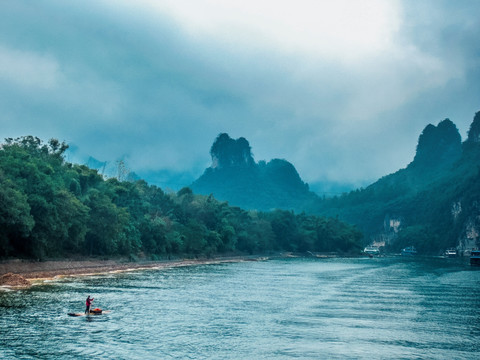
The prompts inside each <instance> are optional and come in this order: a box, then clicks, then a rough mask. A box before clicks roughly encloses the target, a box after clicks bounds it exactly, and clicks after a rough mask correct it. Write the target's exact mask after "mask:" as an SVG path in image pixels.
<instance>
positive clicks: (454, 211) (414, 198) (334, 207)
mask: <svg viewBox="0 0 480 360" xmlns="http://www.w3.org/2000/svg"><path fill="white" fill-rule="evenodd" d="M479 169H480V112H477V113H476V115H475V117H474V120H473V123H472V124H471V127H470V130H469V133H468V138H467V140H466V141H465V142H463V143H462V141H461V136H460V134H459V132H458V129H457V128H456V126H455V124H454V123H453V122H452V121H450V120H449V119H445V120H443V121H441V122H440V123H439V124H438V125H437V126H434V125H432V124H429V125H427V126H426V127H425V129H424V130H423V132H422V134H421V135H420V136H419V139H418V145H417V149H416V154H415V157H414V159H413V161H412V162H411V163H410V164H409V165H408V166H407V167H406V168H405V169H401V170H399V171H397V172H396V173H394V174H390V175H388V176H385V177H383V178H381V179H379V180H378V181H377V182H375V183H373V184H372V185H370V186H368V187H366V188H364V189H358V190H356V191H352V192H350V193H349V194H345V195H343V196H340V197H334V198H331V199H323V200H320V201H318V202H317V203H316V204H315V206H314V207H313V208H311V209H310V211H312V212H314V213H316V214H322V215H327V216H338V217H339V218H340V219H342V220H345V221H347V222H350V223H352V224H356V225H357V226H358V227H359V229H360V230H362V231H363V232H364V234H365V235H366V239H367V241H370V242H372V241H378V242H383V241H385V243H386V244H385V245H386V247H387V248H389V249H390V250H392V251H398V250H399V249H401V248H402V247H404V246H407V245H414V246H416V247H417V249H418V250H419V252H421V253H425V254H438V253H440V252H442V251H443V250H444V249H446V248H449V247H456V248H458V249H459V250H467V249H471V248H473V247H477V246H478V245H480V243H479V241H478V240H479V235H478V234H480V185H479V184H480V170H479Z"/></svg>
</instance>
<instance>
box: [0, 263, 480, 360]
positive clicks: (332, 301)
mask: <svg viewBox="0 0 480 360" xmlns="http://www.w3.org/2000/svg"><path fill="white" fill-rule="evenodd" d="M479 285H480V271H475V269H471V268H470V267H469V266H468V264H466V263H464V262H462V261H460V260H459V261H456V260H450V259H418V260H409V261H404V260H403V259H400V258H374V259H287V260H271V261H266V262H245V263H236V264H219V265H204V266H192V267H184V268H172V269H163V270H155V271H143V272H133V273H123V274H114V275H108V276H96V277H84V278H77V279H68V280H59V281H54V282H51V283H48V284H45V285H39V286H34V287H32V288H30V289H28V290H20V291H0V358H2V359H18V358H22V359H37V358H42V359H83V358H87V357H89V358H92V359H169V358H171V359H186V358H191V359H290V358H299V359H318V358H325V359H345V358H351V359H358V358H365V359H367V358H368V359H372V358H373V359H374V358H377V359H386V358H391V359H399V358H404V359H411V358H422V359H425V358H435V359H474V358H476V357H477V352H476V350H477V348H478V340H479V336H480V290H479ZM87 295H91V296H93V297H94V298H95V302H94V305H95V306H98V307H101V308H103V309H108V310H111V313H109V314H104V315H100V316H88V317H86V316H82V317H69V316H67V313H68V312H82V311H83V310H84V300H85V298H86V297H87Z"/></svg>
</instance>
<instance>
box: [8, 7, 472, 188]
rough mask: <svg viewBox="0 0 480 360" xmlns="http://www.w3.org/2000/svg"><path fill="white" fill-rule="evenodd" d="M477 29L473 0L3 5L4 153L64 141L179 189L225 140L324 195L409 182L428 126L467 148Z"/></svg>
mask: <svg viewBox="0 0 480 360" xmlns="http://www.w3.org/2000/svg"><path fill="white" fill-rule="evenodd" d="M478 14H480V1H475V0H470V1H467V0H463V1H462V0H460V1H459V0H456V1H447V0H445V1H442V0H398V1H396V0H390V1H385V0H365V1H361V0H336V1H327V0H325V1H321V0H295V1H287V0H285V1H283V0H276V1H262V0H243V1H230V0H136V1H120V0H95V1H88V0H86V1H85V0H84V1H64V0H58V1H55V0H52V1H49V0H45V1H22V0H11V1H10V0H2V1H1V2H0V138H1V139H3V138H6V137H17V136H22V135H35V136H38V137H40V138H42V139H45V140H48V139H50V138H57V139H59V140H64V141H66V142H67V143H69V144H71V145H72V149H73V150H75V151H74V152H72V154H71V155H70V156H71V157H72V160H74V161H78V162H81V161H84V160H85V159H86V158H88V156H93V157H94V158H96V159H98V160H102V161H109V162H110V163H114V162H115V161H116V160H118V159H124V160H125V161H126V163H127V166H128V167H129V168H130V169H131V170H133V171H135V172H137V173H138V174H143V175H149V176H151V175H152V174H153V173H158V174H159V175H158V176H157V177H155V181H156V182H157V185H160V186H171V187H177V188H178V187H181V186H185V185H189V183H190V182H191V181H192V180H193V179H195V178H197V177H198V176H200V175H201V173H202V172H203V170H204V169H205V168H206V167H208V166H209V165H210V155H209V149H210V146H211V144H212V142H213V141H214V139H215V137H216V136H217V135H218V134H219V133H221V132H227V133H228V134H229V135H230V136H231V137H233V138H238V137H241V136H243V137H245V138H246V139H247V140H248V141H249V142H250V145H251V147H252V151H253V153H254V157H255V160H257V161H259V160H267V161H268V160H270V159H272V158H283V159H286V160H288V161H290V162H292V163H293V164H294V165H295V167H296V168H297V170H298V172H299V174H300V176H301V177H302V178H303V180H304V181H306V182H308V183H310V184H312V185H314V184H315V183H317V182H325V181H327V182H340V183H351V184H355V185H358V186H363V185H366V184H368V183H370V182H373V181H374V180H376V179H378V178H379V177H381V176H383V175H386V174H388V173H391V172H394V171H396V170H398V169H400V168H403V167H405V166H406V165H407V164H408V163H409V162H410V161H411V160H412V159H413V156H414V152H415V146H416V144H417V140H418V136H419V135H420V133H421V131H422V130H423V128H424V127H425V126H426V125H427V124H428V123H432V124H435V125H436V124H437V123H438V122H439V121H441V120H443V119H445V118H450V119H451V120H452V121H453V122H454V123H455V124H456V125H457V127H458V129H459V131H460V133H461V135H462V138H464V139H465V137H466V134H467V131H468V128H469V125H470V123H471V121H472V120H473V116H474V114H475V112H477V111H479V110H480V40H479V38H478V34H480V17H479V16H478ZM166 174H171V177H169V176H168V175H166ZM174 174H176V176H173V175H174ZM152 179H154V178H153V177H152ZM313 188H315V187H314V186H313Z"/></svg>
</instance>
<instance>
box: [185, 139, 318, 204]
mask: <svg viewBox="0 0 480 360" xmlns="http://www.w3.org/2000/svg"><path fill="white" fill-rule="evenodd" d="M210 155H211V157H212V165H211V166H210V167H209V168H208V169H206V170H205V172H204V173H203V175H202V176H201V177H200V178H198V179H197V180H196V181H195V182H194V183H193V184H192V185H191V187H192V190H193V191H194V192H195V193H199V194H205V195H209V194H213V195H214V196H215V198H217V199H219V200H223V201H228V202H229V203H230V204H231V205H236V206H240V207H242V208H245V209H256V210H272V209H287V210H297V211H302V210H304V209H305V208H306V206H307V205H306V204H308V203H309V202H311V201H313V200H314V199H316V195H315V194H313V193H312V192H310V191H309V190H308V185H307V184H305V183H304V182H303V181H302V179H301V178H300V176H299V175H298V172H297V170H296V169H295V167H294V166H293V165H292V164H291V163H289V162H288V161H286V160H282V159H273V160H271V161H269V162H268V163H267V162H265V161H260V162H259V163H256V162H255V160H254V159H253V155H252V152H251V148H250V144H249V143H248V141H247V140H246V139H245V138H243V137H241V138H239V139H236V140H235V139H232V138H230V136H229V135H228V134H220V135H218V136H217V138H216V139H215V141H214V143H213V145H212V147H211V149H210Z"/></svg>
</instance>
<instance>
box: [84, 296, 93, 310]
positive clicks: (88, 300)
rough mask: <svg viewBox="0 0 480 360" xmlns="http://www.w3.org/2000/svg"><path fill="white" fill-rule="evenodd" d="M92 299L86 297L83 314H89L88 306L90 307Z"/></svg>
mask: <svg viewBox="0 0 480 360" xmlns="http://www.w3.org/2000/svg"><path fill="white" fill-rule="evenodd" d="M92 302H93V298H91V299H90V295H88V297H87V301H86V302H85V305H86V306H87V308H86V309H85V314H90V306H91V305H92Z"/></svg>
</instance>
